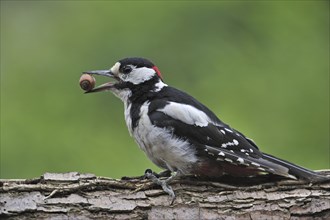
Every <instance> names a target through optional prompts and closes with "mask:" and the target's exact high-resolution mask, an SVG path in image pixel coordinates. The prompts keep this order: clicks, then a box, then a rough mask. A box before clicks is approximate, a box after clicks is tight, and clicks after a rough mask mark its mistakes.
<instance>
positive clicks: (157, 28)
mask: <svg viewBox="0 0 330 220" xmlns="http://www.w3.org/2000/svg"><path fill="white" fill-rule="evenodd" d="M128 56H142V57H147V58H150V59H151V60H153V61H154V62H155V63H156V64H157V65H158V67H159V68H160V70H161V71H162V74H163V77H164V78H165V81H166V83H168V84H170V85H172V86H175V87H177V88H180V89H182V90H184V91H187V92H188V93H190V94H191V95H193V96H195V97H196V98H197V99H199V100H200V101H202V102H203V103H204V104H206V105H207V106H209V107H210V108H211V109H212V110H213V111H214V112H215V113H216V114H217V115H219V116H220V115H221V117H220V118H221V119H222V120H223V121H225V122H227V123H229V124H230V125H231V126H232V127H234V128H236V129H238V130H240V131H241V132H243V133H244V134H246V135H247V136H249V137H251V138H252V139H254V140H255V141H256V143H257V144H258V145H259V146H260V148H261V149H262V150H263V151H264V152H267V153H270V154H273V155H276V156H278V157H280V158H284V159H287V160H289V161H292V162H294V163H297V164H300V165H302V166H305V167H308V168H311V169H325V168H329V1H262V2H259V1H219V2H216V1H200V2H198V1H191V2H188V1H178V2H176V1H163V2H152V1H1V175H0V177H1V178H30V177H36V176H39V175H41V174H43V173H44V172H67V171H78V172H90V173H95V174H96V175H102V176H111V177H117V178H118V177H121V176H125V175H126V176H133V175H142V174H143V172H144V170H145V169H146V168H152V169H155V170H157V171H159V169H158V168H156V167H155V166H154V165H152V163H151V162H149V160H148V159H147V158H146V156H145V155H144V154H143V152H142V151H141V150H139V149H138V147H137V145H136V144H135V142H134V140H133V139H132V138H131V137H129V134H128V132H127V128H126V125H125V122H124V116H123V104H122V103H121V101H120V100H119V99H117V98H115V97H114V96H113V95H112V94H111V93H106V92H105V93H97V94H86V95H85V94H83V91H82V90H81V89H80V87H79V85H78V80H79V77H80V74H81V72H82V71H85V70H94V69H107V68H110V67H111V66H112V65H113V64H114V63H115V62H116V61H117V60H118V59H121V58H123V57H128ZM97 80H98V84H99V83H100V82H102V80H104V79H100V78H97Z"/></svg>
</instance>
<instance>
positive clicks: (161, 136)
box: [133, 102, 197, 174]
mask: <svg viewBox="0 0 330 220" xmlns="http://www.w3.org/2000/svg"><path fill="white" fill-rule="evenodd" d="M148 106H149V103H147V102H146V103H144V104H143V105H142V108H141V112H140V116H141V118H140V120H139V123H138V126H137V127H136V128H135V130H134V131H133V137H134V138H135V140H136V142H137V143H138V145H139V146H140V148H141V149H142V150H143V151H144V152H145V153H146V154H147V156H148V157H149V159H150V160H151V161H152V162H153V163H155V164H156V165H157V166H159V167H162V168H164V169H169V170H171V171H180V172H182V173H183V174H189V170H190V168H191V166H192V165H193V164H195V163H196V162H197V157H196V156H195V153H196V152H195V150H193V148H191V146H190V144H189V143H188V142H187V141H184V140H180V139H179V138H175V137H174V136H173V134H172V132H171V131H169V130H166V129H164V128H159V127H156V126H154V125H152V124H151V121H150V119H149V117H148V115H147V113H148Z"/></svg>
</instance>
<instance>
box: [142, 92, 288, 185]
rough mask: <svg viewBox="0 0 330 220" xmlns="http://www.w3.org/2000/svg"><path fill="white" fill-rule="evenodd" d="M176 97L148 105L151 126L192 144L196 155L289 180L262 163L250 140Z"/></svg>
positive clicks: (197, 105) (284, 173)
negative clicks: (211, 157)
mask: <svg viewBox="0 0 330 220" xmlns="http://www.w3.org/2000/svg"><path fill="white" fill-rule="evenodd" d="M176 94H178V95H177V96H176V97H175V99H171V98H170V97H173V96H166V97H163V98H161V99H157V100H152V101H151V102H150V105H149V112H148V114H149V118H150V120H151V123H152V124H153V125H155V126H157V127H161V128H165V129H166V130H168V131H169V132H172V133H173V134H174V135H175V136H176V137H177V138H179V139H182V140H186V141H188V142H189V143H191V144H193V145H194V146H196V151H197V153H198V154H200V155H204V156H208V157H209V156H210V155H211V156H214V157H215V158H214V159H215V160H218V161H225V162H228V163H231V164H235V165H242V166H249V168H253V169H256V170H259V171H261V172H268V173H274V174H277V175H281V176H287V177H291V178H293V177H292V176H291V175H289V174H288V169H287V168H286V167H284V166H282V165H279V164H276V163H274V162H272V161H268V160H266V159H264V158H263V154H262V153H261V152H260V151H259V150H258V148H257V146H256V145H255V144H254V143H253V142H252V141H251V140H249V139H247V138H246V137H245V136H244V135H243V134H241V133H240V132H238V131H235V130H234V129H232V128H230V127H229V126H228V125H226V124H224V123H223V122H221V121H220V120H219V119H218V118H217V117H216V116H215V115H214V114H213V113H212V112H211V111H210V110H209V109H208V108H207V107H205V106H204V105H202V104H201V103H199V102H198V101H197V100H195V99H194V98H192V97H189V96H188V98H189V99H188V100H187V99H184V98H182V97H187V96H180V94H179V93H176ZM180 97H181V98H180Z"/></svg>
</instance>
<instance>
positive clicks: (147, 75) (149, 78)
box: [83, 57, 165, 101]
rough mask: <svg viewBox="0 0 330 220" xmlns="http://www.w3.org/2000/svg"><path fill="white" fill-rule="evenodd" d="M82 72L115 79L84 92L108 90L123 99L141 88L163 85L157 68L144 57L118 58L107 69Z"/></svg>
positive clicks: (155, 87)
mask: <svg viewBox="0 0 330 220" xmlns="http://www.w3.org/2000/svg"><path fill="white" fill-rule="evenodd" d="M83 73H84V74H90V75H101V76H106V77H110V78H112V79H115V81H110V82H107V83H104V84H102V85H100V86H97V87H96V88H94V89H92V90H90V91H87V92H86V93H92V92H101V91H107V90H110V91H111V92H113V93H114V94H115V95H117V96H118V97H119V98H121V99H122V100H123V101H125V100H127V98H128V97H129V96H130V95H131V94H132V93H133V92H134V91H140V90H141V88H144V89H148V87H150V89H151V88H152V87H153V88H154V89H157V86H162V85H165V84H164V83H163V82H162V76H161V73H160V71H159V70H158V68H157V67H156V66H155V65H154V64H153V63H152V62H151V61H149V60H147V59H145V58H139V57H133V58H124V59H122V60H119V61H118V62H117V63H115V65H113V66H112V67H111V68H110V69H109V70H94V71H86V72H83Z"/></svg>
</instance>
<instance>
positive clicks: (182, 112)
mask: <svg viewBox="0 0 330 220" xmlns="http://www.w3.org/2000/svg"><path fill="white" fill-rule="evenodd" d="M158 111H160V112H163V113H164V114H166V115H168V116H170V117H172V118H174V119H176V120H180V121H182V122H184V123H186V124H189V125H196V126H199V127H206V126H207V125H208V124H209V122H210V119H209V117H208V116H207V115H206V114H205V113H204V112H202V111H201V110H198V109H197V108H194V107H192V106H190V105H186V104H180V103H176V102H170V103H169V104H168V105H166V106H165V107H164V108H163V109H158Z"/></svg>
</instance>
